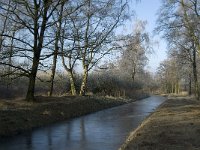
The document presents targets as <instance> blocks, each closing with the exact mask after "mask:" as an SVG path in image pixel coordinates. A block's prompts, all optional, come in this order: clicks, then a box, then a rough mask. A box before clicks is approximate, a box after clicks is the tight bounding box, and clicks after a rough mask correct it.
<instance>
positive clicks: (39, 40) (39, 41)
mask: <svg viewBox="0 0 200 150" xmlns="http://www.w3.org/2000/svg"><path fill="white" fill-rule="evenodd" d="M39 8H40V5H39V4H37V3H35V18H34V48H33V64H32V68H31V73H30V74H29V85H28V91H27V94H26V100H27V101H34V100H35V97H34V93H35V79H36V75H37V71H38V66H39V62H40V55H41V51H42V47H43V41H44V33H45V30H46V24H47V21H48V18H47V12H48V9H49V2H48V1H44V10H43V12H42V24H41V28H40V30H39V25H38V21H39V17H38V16H39ZM39 31H40V33H39Z"/></svg>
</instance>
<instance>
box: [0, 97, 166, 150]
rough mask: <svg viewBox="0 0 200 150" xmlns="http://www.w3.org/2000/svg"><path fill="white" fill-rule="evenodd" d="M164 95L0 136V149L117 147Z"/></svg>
mask: <svg viewBox="0 0 200 150" xmlns="http://www.w3.org/2000/svg"><path fill="white" fill-rule="evenodd" d="M164 101H165V98H163V97H160V96H152V97H149V98H146V99H143V100H140V101H136V102H133V103H131V104H127V105H123V106H119V107H115V108H111V109H107V110H104V111H100V112H97V113H94V114H90V115H87V116H83V117H80V118H77V119H73V120H69V121H65V122H62V123H58V124H53V125H50V126H46V127H42V128H39V129H35V130H33V131H32V132H29V133H25V134H22V135H18V136H15V137H12V138H4V139H1V140H0V150H117V149H118V148H119V147H120V145H121V144H122V143H123V142H124V141H125V139H126V137H127V136H128V134H129V132H130V131H132V130H133V129H135V128H136V127H137V126H138V125H139V124H140V123H141V122H142V120H143V119H144V118H145V117H146V116H148V115H149V114H150V113H151V112H153V111H154V110H155V109H156V108H157V107H158V106H159V105H160V104H161V103H163V102H164Z"/></svg>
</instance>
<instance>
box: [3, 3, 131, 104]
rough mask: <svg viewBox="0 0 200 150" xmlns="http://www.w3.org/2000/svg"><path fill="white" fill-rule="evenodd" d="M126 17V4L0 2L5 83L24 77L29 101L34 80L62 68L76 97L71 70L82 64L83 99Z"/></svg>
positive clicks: (51, 82) (51, 81) (49, 82)
mask: <svg viewBox="0 0 200 150" xmlns="http://www.w3.org/2000/svg"><path fill="white" fill-rule="evenodd" d="M127 18H128V1H127V0H97V1H93V0H73V1H71V0H17V1H16V0H8V1H4V0H0V20H1V21H0V69H1V79H2V80H4V81H5V79H8V81H7V82H8V84H11V83H12V81H13V80H15V79H18V78H19V77H23V78H24V77H26V78H28V87H27V89H28V90H27V94H26V100H27V101H34V93H35V84H36V79H38V80H43V79H40V76H39V75H38V74H39V73H40V72H42V71H45V72H47V73H48V74H50V78H49V79H45V82H48V84H49V95H52V93H53V86H54V80H55V74H56V66H57V65H58V64H62V65H63V66H64V69H65V70H66V72H67V74H68V78H69V79H70V91H71V94H72V95H76V94H77V90H78V89H77V88H76V87H77V86H76V85H75V80H76V79H75V77H76V70H75V68H76V66H77V65H78V64H81V65H82V69H80V70H81V71H82V73H81V74H82V78H81V83H80V86H79V87H80V88H79V94H80V95H85V92H86V89H87V81H88V72H89V71H90V70H91V69H92V68H93V67H94V66H95V65H96V64H97V63H98V62H99V60H100V59H101V58H103V57H104V56H105V55H106V54H108V53H109V52H110V51H111V50H113V49H116V47H117V46H116V36H115V32H114V30H115V29H116V28H117V27H118V26H120V25H121V24H122V23H123V22H124V21H125V20H126V19H127ZM49 70H51V71H49Z"/></svg>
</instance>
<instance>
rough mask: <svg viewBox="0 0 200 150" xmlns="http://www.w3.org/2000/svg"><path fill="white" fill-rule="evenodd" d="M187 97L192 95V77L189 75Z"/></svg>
mask: <svg viewBox="0 0 200 150" xmlns="http://www.w3.org/2000/svg"><path fill="white" fill-rule="evenodd" d="M189 95H192V75H191V74H189Z"/></svg>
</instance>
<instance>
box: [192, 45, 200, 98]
mask: <svg viewBox="0 0 200 150" xmlns="http://www.w3.org/2000/svg"><path fill="white" fill-rule="evenodd" d="M192 67H193V75H194V86H195V96H196V98H197V99H198V100H199V98H200V93H199V83H198V76H197V63H196V50H195V49H193V64H192Z"/></svg>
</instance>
